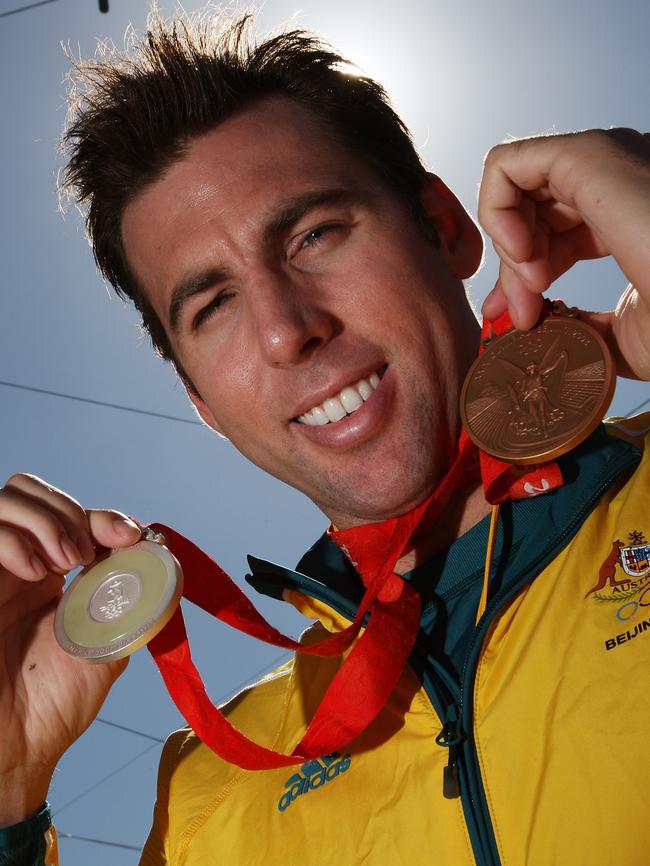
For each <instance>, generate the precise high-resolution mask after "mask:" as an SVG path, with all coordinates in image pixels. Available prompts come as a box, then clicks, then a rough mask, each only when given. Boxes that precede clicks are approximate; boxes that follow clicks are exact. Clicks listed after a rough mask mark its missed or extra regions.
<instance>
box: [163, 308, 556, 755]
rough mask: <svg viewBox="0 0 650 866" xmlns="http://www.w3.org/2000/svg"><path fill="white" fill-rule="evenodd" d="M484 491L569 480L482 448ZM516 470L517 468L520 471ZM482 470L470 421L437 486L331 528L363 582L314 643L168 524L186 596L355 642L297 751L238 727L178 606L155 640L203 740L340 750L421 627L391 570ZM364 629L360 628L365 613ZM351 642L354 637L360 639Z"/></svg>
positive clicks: (263, 631) (256, 619) (387, 689)
mask: <svg viewBox="0 0 650 866" xmlns="http://www.w3.org/2000/svg"><path fill="white" fill-rule="evenodd" d="M510 328H512V322H511V321H510V317H509V316H508V314H507V313H505V314H504V315H503V316H501V317H500V318H499V319H497V320H496V321H495V322H486V323H484V325H483V333H482V336H483V337H484V338H485V337H487V336H490V335H499V334H501V333H505V332H506V331H507V330H509V329H510ZM480 468H481V476H482V479H483V486H484V490H485V494H486V497H487V499H488V501H490V502H493V503H494V502H503V501H505V500H506V499H509V498H513V499H520V498H525V497H526V496H528V495H530V494H529V493H527V492H526V487H525V482H526V481H530V482H531V483H532V484H533V485H535V482H536V480H537V481H538V480H539V478H540V477H541V475H540V473H541V472H542V471H543V472H544V477H545V478H546V479H550V478H552V483H551V484H549V486H547V487H544V490H545V491H546V490H548V489H554V487H557V486H559V485H560V484H562V477H561V475H560V472H559V469H558V468H557V466H556V464H554V463H553V464H548V463H547V464H543V465H542V466H528V467H525V470H524V471H522V470H521V469H516V470H515V469H514V467H512V466H511V465H510V464H508V463H504V462H503V461H500V460H496V459H495V458H493V457H490V456H488V455H485V454H483V453H481V454H480ZM513 470H514V471H513ZM474 477H476V448H475V446H474V445H473V444H472V442H471V440H470V439H469V437H468V436H467V434H466V432H465V431H464V430H463V431H462V432H461V434H460V438H459V443H458V449H457V454H456V457H455V459H454V460H453V462H452V465H451V467H450V469H449V471H448V472H447V474H446V475H445V476H444V478H443V479H442V481H441V482H440V484H439V485H438V487H437V488H436V490H435V491H434V493H433V494H432V495H431V496H430V497H429V498H428V499H426V500H425V501H424V502H422V503H421V504H420V505H418V506H417V507H416V508H414V509H412V510H411V511H409V512H408V513H406V514H403V515H400V516H398V517H392V518H389V519H388V520H386V521H384V522H382V523H373V524H366V525H364V526H358V527H354V528H352V529H347V530H341V531H335V530H332V529H330V536H331V537H332V539H333V540H334V541H335V542H336V543H337V544H338V545H339V546H340V547H341V549H342V550H343V551H344V552H345V553H346V555H347V556H348V557H349V558H350V559H351V560H352V561H353V563H354V565H355V567H356V569H357V571H358V572H359V574H360V576H361V578H362V580H363V583H364V585H365V587H366V590H365V593H364V596H363V598H362V600H361V603H360V605H359V608H358V610H357V613H356V616H355V618H354V620H353V622H352V623H351V624H350V625H349V626H348V627H347V628H345V629H344V630H342V631H340V632H338V633H336V634H333V635H331V636H330V637H327V638H325V639H324V640H322V641H319V642H318V643H316V644H312V645H311V646H303V645H302V644H300V643H298V642H297V641H295V640H294V639H292V638H289V637H286V636H285V635H283V634H281V633H280V632H279V631H277V629H275V628H274V627H273V626H272V625H270V624H269V623H268V622H267V621H266V620H265V619H264V618H263V617H262V615H261V614H260V613H259V612H258V611H257V610H256V609H255V607H254V606H253V604H252V602H251V601H250V600H249V599H248V597H247V596H246V595H244V593H243V592H242V591H241V590H240V589H239V587H238V586H237V585H236V584H235V582H234V581H233V580H232V579H231V578H230V577H229V576H228V575H227V574H226V573H225V571H223V569H222V568H221V567H220V566H219V565H217V563H216V562H214V560H212V559H211V558H210V557H209V556H208V555H207V554H206V553H204V552H203V551H202V550H201V549H200V548H199V547H197V546H196V545H195V544H193V542H191V541H189V540H188V539H187V538H185V537H184V536H182V535H181V534H180V533H178V532H176V531H175V530H173V529H171V527H168V526H165V525H164V524H161V523H153V524H151V529H153V530H154V531H155V532H161V533H162V534H163V535H164V536H165V539H166V544H167V546H168V547H169V549H170V550H171V551H172V553H173V554H174V555H175V556H176V558H177V559H178V560H179V562H180V563H181V565H182V567H183V571H184V574H185V587H184V591H183V595H184V597H185V598H187V600H188V601H191V602H193V603H194V604H196V605H197V606H198V607H200V608H201V609H202V610H205V611H206V612H207V613H210V614H212V615H213V616H215V617H216V618H217V619H220V620H221V621H222V622H225V623H227V624H228V625H230V626H232V627H233V628H236V629H238V630H239V631H242V632H244V633H246V634H249V635H251V636H252V637H256V638H258V639H259V640H263V641H265V642H266V643H269V644H272V645H274V646H279V647H282V648H284V649H287V650H292V651H294V652H302V653H307V654H309V655H316V656H322V657H334V656H339V655H342V654H343V653H344V652H345V651H346V650H348V649H350V647H352V649H351V651H350V652H349V654H348V655H347V657H346V658H345V659H344V660H343V662H342V664H341V666H340V668H339V670H338V671H337V673H336V674H335V676H334V678H333V679H332V681H331V683H330V685H329V686H328V688H327V691H326V692H325V695H324V696H323V699H322V701H321V703H320V705H319V707H318V709H317V710H316V713H315V714H314V716H313V718H312V720H311V722H310V723H309V725H308V727H307V730H306V732H305V734H304V735H303V737H302V739H301V740H300V742H299V743H298V745H297V746H296V747H295V749H294V750H293V751H292V752H291V753H290V754H285V753H281V752H277V751H274V750H273V749H269V748H267V747H265V746H261V745H259V744H258V743H255V742H254V741H252V740H250V739H249V738H248V737H246V736H245V735H244V734H243V733H242V732H241V731H239V730H238V729H237V728H235V727H234V726H233V725H232V724H231V723H230V722H229V721H228V720H227V719H226V718H225V716H224V715H223V714H222V713H221V712H220V711H219V710H218V709H217V707H215V706H214V704H213V703H212V701H211V700H210V698H209V697H208V695H207V693H206V691H205V686H204V684H203V681H202V679H201V676H200V674H199V672H198V670H197V669H196V667H195V665H194V663H193V661H192V656H191V652H190V647H189V642H188V639H187V632H186V629H185V622H184V619H183V614H182V611H181V608H180V606H179V607H178V608H177V610H176V612H175V613H174V615H173V617H172V619H171V620H170V621H169V623H168V624H167V625H166V626H165V627H164V629H163V630H162V631H161V632H160V633H159V634H158V635H157V636H156V637H154V638H153V640H151V641H150V642H149V644H148V647H149V650H150V652H151V654H152V656H153V658H154V660H155V662H156V664H157V665H158V668H159V670H160V672H161V675H162V677H163V680H164V682H165V685H166V686H167V689H168V691H169V694H170V695H171V697H172V700H173V701H174V703H175V704H176V706H177V707H178V709H179V710H180V712H181V713H182V715H183V716H184V717H185V719H186V720H187V722H188V724H189V725H190V727H191V728H192V729H193V730H194V732H195V733H196V735H197V736H198V737H199V739H200V740H201V741H202V742H203V743H204V744H205V745H206V746H208V747H209V748H210V749H212V750H213V751H214V752H216V754H217V755H219V756H220V757H221V758H223V759H224V760H226V761H228V762H230V763H233V764H236V765H238V766H240V767H242V768H244V769H249V770H264V769H272V768H278V767H285V766H290V765H293V764H299V763H303V762H304V761H306V760H309V759H310V758H317V757H321V756H322V755H326V754H330V753H331V752H335V751H341V750H342V749H344V748H345V747H346V746H347V745H348V744H349V743H350V742H351V741H352V740H353V739H354V738H355V737H357V736H358V735H359V734H361V733H362V732H363V731H364V730H365V729H366V728H367V727H368V725H369V724H370V723H371V722H372V721H373V720H374V719H375V718H376V716H377V715H378V714H379V712H380V710H381V709H382V707H383V706H384V704H385V703H386V701H387V700H388V697H389V696H390V694H391V693H392V691H393V689H394V688H395V686H396V684H397V682H398V680H399V678H400V676H401V673H402V671H403V669H404V667H405V665H406V662H407V660H408V657H409V654H410V652H411V649H412V648H413V645H414V643H415V640H416V638H417V635H418V631H419V626H420V599H419V596H418V594H417V592H416V591H415V589H414V588H413V587H412V586H411V585H410V584H409V583H408V582H407V581H404V580H402V578H401V577H399V576H398V575H397V574H395V572H394V568H395V565H396V563H397V561H398V560H399V559H400V557H401V556H403V555H404V553H405V552H407V551H408V550H409V549H410V547H409V543H410V540H411V538H412V536H413V534H414V532H415V530H416V528H417V527H418V526H422V525H429V524H431V525H433V523H435V521H436V519H437V518H438V517H439V515H440V513H441V512H442V510H443V509H444V508H445V507H446V505H447V504H448V503H449V500H450V498H451V496H452V495H453V493H454V492H455V491H456V490H458V489H459V488H460V487H462V486H463V485H464V484H466V483H467V482H468V481H470V480H471V479H472V478H474ZM367 615H369V618H368V621H367V624H366V626H365V629H364V631H363V633H362V634H361V636H360V637H359V639H358V640H357V641H356V643H354V642H355V640H356V639H357V637H358V636H359V634H360V632H361V630H362V628H363V625H364V621H365V619H366V616H367ZM353 644H354V646H353Z"/></svg>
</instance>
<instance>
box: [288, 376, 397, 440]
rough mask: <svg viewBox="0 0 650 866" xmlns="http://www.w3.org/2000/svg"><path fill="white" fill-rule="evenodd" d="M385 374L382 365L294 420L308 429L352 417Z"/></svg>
mask: <svg viewBox="0 0 650 866" xmlns="http://www.w3.org/2000/svg"><path fill="white" fill-rule="evenodd" d="M385 372H386V365H383V366H382V367H380V368H379V369H378V370H376V371H374V372H373V373H371V374H370V375H369V376H365V377H362V378H360V379H357V380H356V381H355V382H352V383H351V384H349V385H346V386H345V387H344V388H341V389H340V390H339V391H336V392H335V393H333V394H332V395H331V396H329V397H326V398H325V400H323V401H322V402H320V403H318V404H316V405H315V406H313V407H312V408H311V409H309V410H307V412H304V413H302V414H301V415H299V416H298V417H297V418H296V420H297V421H298V422H299V423H300V424H306V425H307V426H308V427H322V426H324V425H325V424H330V423H336V422H337V421H341V420H342V419H343V418H345V417H346V415H352V413H353V412H356V411H357V409H359V408H360V407H361V406H363V404H364V403H365V401H366V400H367V399H368V398H369V397H370V395H371V394H372V393H373V391H374V390H375V388H376V387H377V386H378V385H379V383H380V381H381V377H382V376H383V375H384V373H385Z"/></svg>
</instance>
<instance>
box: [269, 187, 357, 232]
mask: <svg viewBox="0 0 650 866" xmlns="http://www.w3.org/2000/svg"><path fill="white" fill-rule="evenodd" d="M367 200H368V196H367V195H365V194H364V193H363V192H362V191H361V190H351V189H344V188H340V189H339V188H328V189H315V190H310V191H309V192H305V193H301V194H300V195H296V196H293V197H292V198H290V199H287V200H286V201H284V202H282V203H281V204H280V206H279V208H278V210H277V212H276V213H275V214H273V216H272V217H271V218H270V219H269V221H268V222H267V224H266V226H265V228H264V243H265V244H269V243H270V242H272V241H273V240H274V239H275V238H276V237H277V236H278V235H281V234H283V233H284V232H286V231H288V230H289V229H291V227H292V226H293V225H294V224H295V223H297V222H298V220H300V219H302V217H304V216H305V215H306V214H308V213H309V211H312V210H315V209H316V208H319V207H327V206H334V205H354V204H358V205H363V204H366V203H367Z"/></svg>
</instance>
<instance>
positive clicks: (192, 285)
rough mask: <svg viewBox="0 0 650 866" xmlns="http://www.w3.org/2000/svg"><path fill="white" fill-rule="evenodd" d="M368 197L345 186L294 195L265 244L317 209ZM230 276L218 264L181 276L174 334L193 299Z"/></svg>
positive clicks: (273, 219) (172, 313) (173, 303)
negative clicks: (187, 304) (183, 313)
mask: <svg viewBox="0 0 650 866" xmlns="http://www.w3.org/2000/svg"><path fill="white" fill-rule="evenodd" d="M367 200H368V196H366V195H364V193H362V192H361V191H360V190H351V189H344V188H326V189H315V190H309V191H308V192H305V193H300V194H299V195H296V196H292V197H291V198H289V199H286V200H285V201H283V202H281V203H280V204H279V205H278V207H277V209H276V211H275V212H274V213H273V214H272V215H271V216H270V218H269V219H268V221H267V222H266V224H265V226H264V228H263V231H262V235H263V243H264V245H265V246H268V245H269V244H270V243H272V242H273V241H274V240H275V239H276V238H277V237H278V235H282V234H284V233H285V232H287V231H289V230H290V229H291V228H292V226H293V225H295V223H297V222H298V220H300V219H302V217H304V216H306V214H308V213H309V212H310V211H312V210H315V209H316V208H319V207H327V206H335V205H339V206H341V205H344V206H350V205H353V204H358V205H363V204H365V203H366V202H367ZM231 277H232V274H231V273H230V271H229V269H228V268H224V267H215V268H209V269H207V270H205V271H199V272H197V273H194V274H189V276H187V277H185V278H184V279H182V280H181V282H180V283H178V285H176V286H175V287H174V289H173V290H172V294H171V299H170V302H169V327H170V330H171V331H172V333H176V332H177V331H178V325H179V320H180V316H181V310H182V308H183V306H184V305H185V303H186V302H187V301H188V300H189V299H190V298H192V297H194V295H198V294H200V293H201V292H205V291H207V290H208V289H210V288H212V287H213V286H214V285H216V284H217V283H221V282H224V281H226V280H228V279H231Z"/></svg>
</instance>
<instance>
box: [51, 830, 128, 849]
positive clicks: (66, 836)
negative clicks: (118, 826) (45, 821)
mask: <svg viewBox="0 0 650 866" xmlns="http://www.w3.org/2000/svg"><path fill="white" fill-rule="evenodd" d="M56 835H57V836H58V837H59V839H78V840H79V841H80V842H94V843H95V845H110V846H111V848H124V849H125V850H126V851H142V847H139V846H138V845H125V844H123V843H122V842H107V841H106V839H93V838H91V837H90V836H75V834H74V833H61V832H60V831H59V830H57V831H56Z"/></svg>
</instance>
